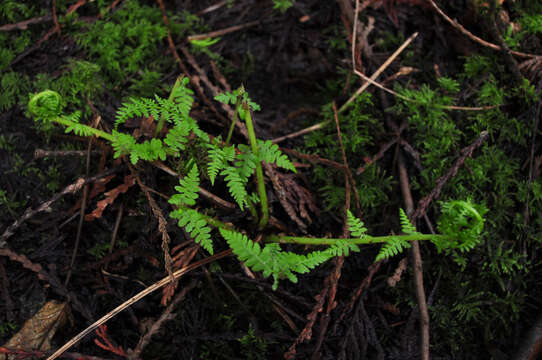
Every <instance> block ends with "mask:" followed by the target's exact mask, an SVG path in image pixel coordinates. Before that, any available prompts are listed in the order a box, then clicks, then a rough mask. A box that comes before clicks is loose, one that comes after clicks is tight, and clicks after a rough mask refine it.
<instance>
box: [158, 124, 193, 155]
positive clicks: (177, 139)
mask: <svg viewBox="0 0 542 360" xmlns="http://www.w3.org/2000/svg"><path fill="white" fill-rule="evenodd" d="M188 134H190V129H188V128H187V127H184V126H175V127H173V128H172V129H170V130H169V131H168V133H167V135H166V137H165V138H164V144H166V145H167V146H168V148H169V149H170V150H171V151H172V152H173V153H178V152H179V151H180V150H184V149H185V144H186V142H187V141H188Z"/></svg>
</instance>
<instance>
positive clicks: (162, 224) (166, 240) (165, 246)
mask: <svg viewBox="0 0 542 360" xmlns="http://www.w3.org/2000/svg"><path fill="white" fill-rule="evenodd" d="M128 167H129V168H130V171H131V172H132V174H133V175H134V176H135V179H136V182H137V184H138V185H139V188H140V189H141V190H142V191H143V193H144V194H145V196H146V197H147V201H148V202H149V206H150V207H151V211H152V214H153V215H154V217H155V218H156V219H157V220H158V231H159V232H160V234H162V251H163V252H164V266H165V268H166V271H167V273H168V274H169V278H170V280H171V284H173V283H174V282H175V279H174V277H173V266H172V265H171V254H170V253H169V244H170V243H171V239H170V237H169V234H168V233H167V229H166V227H167V220H166V219H165V218H164V214H162V210H160V207H159V206H158V204H157V203H156V201H154V199H153V198H152V196H151V194H150V193H149V191H148V190H147V189H148V187H147V186H145V185H144V184H143V182H142V181H141V179H140V177H139V174H138V173H137V171H136V170H135V169H134V168H133V167H132V166H131V165H130V164H128Z"/></svg>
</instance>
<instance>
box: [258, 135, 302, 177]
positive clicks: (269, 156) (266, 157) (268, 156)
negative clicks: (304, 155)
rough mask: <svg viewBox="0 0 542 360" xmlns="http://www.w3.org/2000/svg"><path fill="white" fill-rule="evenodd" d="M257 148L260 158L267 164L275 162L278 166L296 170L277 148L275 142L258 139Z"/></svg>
mask: <svg viewBox="0 0 542 360" xmlns="http://www.w3.org/2000/svg"><path fill="white" fill-rule="evenodd" d="M258 148H259V154H260V159H259V160H263V161H265V162H266V163H268V164H276V165H277V166H278V167H281V168H283V169H287V170H290V171H293V172H296V169H295V166H294V165H293V164H292V162H291V161H290V159H288V157H287V156H286V155H284V154H283V153H282V151H280V150H279V146H278V145H277V144H273V143H272V142H271V140H266V141H261V140H258Z"/></svg>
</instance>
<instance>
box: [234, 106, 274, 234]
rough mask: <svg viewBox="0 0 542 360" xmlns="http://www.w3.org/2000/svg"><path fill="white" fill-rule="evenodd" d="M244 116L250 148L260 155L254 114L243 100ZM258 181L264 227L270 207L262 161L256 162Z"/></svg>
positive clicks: (262, 226)
mask: <svg viewBox="0 0 542 360" xmlns="http://www.w3.org/2000/svg"><path fill="white" fill-rule="evenodd" d="M241 111H242V117H243V118H244V120H245V123H246V124H247V131H248V139H249V141H250V148H251V150H252V152H253V153H254V155H256V157H259V151H258V143H257V141H256V133H255V132H254V126H253V124H252V116H251V115H250V107H249V106H248V103H247V102H246V101H245V100H243V102H242V103H241ZM256 182H257V183H258V195H259V196H260V204H261V210H262V217H261V218H260V223H259V226H260V228H264V227H265V226H266V225H267V222H268V221H269V208H268V205H267V192H266V191H265V182H264V179H263V169H262V163H261V162H260V161H258V162H256Z"/></svg>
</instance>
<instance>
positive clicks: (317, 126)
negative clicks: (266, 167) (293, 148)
mask: <svg viewBox="0 0 542 360" xmlns="http://www.w3.org/2000/svg"><path fill="white" fill-rule="evenodd" d="M416 36H418V33H414V34H412V35H411V36H410V37H409V38H408V39H407V40H406V41H405V42H404V43H403V44H402V45H401V46H400V47H399V48H398V49H397V50H395V52H394V53H393V54H392V55H391V56H390V57H389V58H388V59H387V60H386V61H385V62H384V63H383V64H382V65H381V66H380V67H379V68H378V69H377V70H376V71H375V73H374V74H373V75H371V78H370V80H367V79H366V76H365V75H359V74H358V75H359V76H360V77H362V79H364V80H365V83H364V84H363V85H362V86H361V87H360V88H359V89H358V90H357V91H356V93H355V94H354V95H352V96H351V97H350V99H348V101H347V102H346V103H344V104H343V106H341V107H340V109H339V113H342V112H343V111H344V110H346V108H347V107H348V105H349V104H350V103H351V102H352V101H353V100H354V99H355V98H356V97H358V96H359V95H360V94H361V93H362V92H363V91H365V89H367V87H368V86H369V85H371V84H372V85H374V84H377V85H376V86H377V87H381V86H382V85H380V84H378V83H376V82H374V81H373V80H375V79H376V78H377V77H378V76H379V75H380V74H381V73H382V72H383V71H384V70H386V68H387V67H388V66H389V65H390V64H391V63H392V62H393V60H395V58H396V57H397V56H399V54H400V53H401V52H402V51H403V50H404V49H405V48H406V47H407V46H408V45H409V44H410V43H411V42H412V40H414V38H416ZM354 50H355V49H354ZM355 71H356V72H357V70H355ZM360 74H361V73H360ZM389 91H392V90H389ZM392 93H394V94H395V92H392ZM398 95H399V94H398ZM399 96H401V95H399ZM329 122H331V120H326V121H322V122H320V123H318V124H315V125H312V126H309V127H308V128H305V129H302V130H299V131H296V132H294V133H291V134H288V135H284V136H280V137H278V138H275V139H273V140H272V142H273V143H275V144H277V143H279V142H281V141H284V140H287V139H293V138H295V137H298V136H301V135H305V134H308V133H310V132H313V131H316V130H319V129H321V128H323V127H324V126H326V125H327V124H328V123H329Z"/></svg>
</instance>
